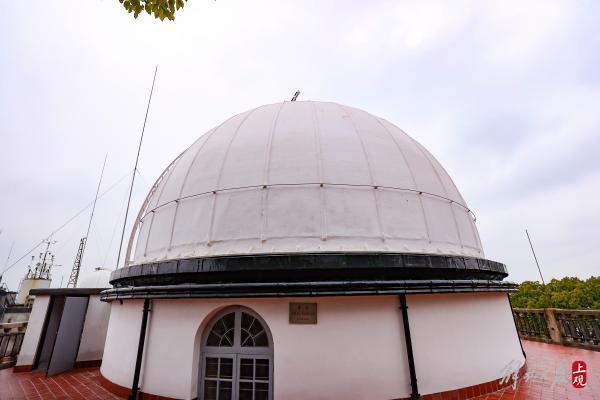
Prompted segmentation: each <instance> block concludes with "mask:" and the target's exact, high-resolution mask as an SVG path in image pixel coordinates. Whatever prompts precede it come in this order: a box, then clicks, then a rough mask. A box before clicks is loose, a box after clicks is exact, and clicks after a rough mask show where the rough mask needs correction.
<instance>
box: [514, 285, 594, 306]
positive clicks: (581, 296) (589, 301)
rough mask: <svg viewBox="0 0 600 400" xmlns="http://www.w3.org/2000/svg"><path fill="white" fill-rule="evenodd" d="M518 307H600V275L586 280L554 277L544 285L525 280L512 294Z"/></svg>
mask: <svg viewBox="0 0 600 400" xmlns="http://www.w3.org/2000/svg"><path fill="white" fill-rule="evenodd" d="M510 298H511V302H512V304H513V307H516V308H549V307H552V308H566V309H595V310H599V309H600V277H591V278H589V279H587V280H585V281H582V280H581V279H579V278H573V277H564V278H562V279H552V280H551V281H550V282H549V283H548V284H546V285H542V284H541V283H539V282H537V281H535V282H532V281H525V282H523V283H521V284H520V285H519V290H518V291H517V292H514V293H511V295H510Z"/></svg>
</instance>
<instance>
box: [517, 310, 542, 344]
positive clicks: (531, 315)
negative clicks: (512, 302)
mask: <svg viewBox="0 0 600 400" xmlns="http://www.w3.org/2000/svg"><path fill="white" fill-rule="evenodd" d="M513 317H514V318H515V323H516V324H517V330H518V331H519V335H521V336H522V337H526V338H527V337H534V338H539V339H546V340H550V331H549V329H548V324H547V323H546V312H545V311H544V309H543V308H542V309H537V308H531V309H520V308H515V309H513Z"/></svg>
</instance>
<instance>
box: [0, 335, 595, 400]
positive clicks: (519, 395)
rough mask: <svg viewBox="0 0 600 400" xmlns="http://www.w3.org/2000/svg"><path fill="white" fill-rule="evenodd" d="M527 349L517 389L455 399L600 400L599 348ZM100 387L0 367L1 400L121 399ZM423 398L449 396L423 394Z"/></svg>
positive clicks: (88, 373)
mask: <svg viewBox="0 0 600 400" xmlns="http://www.w3.org/2000/svg"><path fill="white" fill-rule="evenodd" d="M523 347H524V349H525V352H526V353H527V365H528V371H527V373H526V374H525V375H524V376H523V377H522V378H521V379H520V380H518V381H517V385H516V389H513V388H512V387H510V386H509V387H507V388H505V389H503V390H501V391H498V392H495V393H492V394H488V395H484V396H478V393H473V392H472V391H471V392H468V393H467V392H464V393H461V394H460V395H459V396H460V397H452V399H453V400H462V399H467V398H475V399H477V400H498V399H502V400H510V399H513V400H525V399H526V400H540V399H543V400H572V399H580V400H600V352H596V351H591V350H584V349H578V348H572V347H566V346H560V345H555V344H546V343H539V342H533V341H528V340H523ZM573 361H584V362H585V363H586V364H587V371H588V374H587V378H588V383H587V386H586V387H585V388H582V389H575V388H574V387H573V385H572V384H571V364H572V362H573ZM119 398H120V397H117V396H115V395H113V394H112V393H110V392H108V391H107V390H106V389H104V388H103V387H102V386H101V385H100V371H99V369H98V368H83V369H75V370H73V371H70V372H67V373H64V374H61V375H58V376H54V377H51V378H47V377H45V373H42V372H25V373H13V372H12V370H11V369H5V370H0V399H1V400H25V399H26V400H49V399H86V400H87V399H93V400H105V399H119ZM422 398H423V399H424V400H447V399H450V398H449V397H446V398H442V397H440V396H439V395H438V396H436V397H432V396H422Z"/></svg>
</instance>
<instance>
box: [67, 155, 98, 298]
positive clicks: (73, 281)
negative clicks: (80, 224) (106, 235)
mask: <svg viewBox="0 0 600 400" xmlns="http://www.w3.org/2000/svg"><path fill="white" fill-rule="evenodd" d="M107 157H108V154H106V155H105V156H104V163H103V164H102V172H100V180H99V181H98V187H97V188H96V196H95V197H94V204H93V205H92V213H91V214H90V222H89V223H88V227H87V232H86V233H85V236H84V237H82V238H81V240H80V241H79V249H77V255H76V256H75V262H74V263H73V269H72V270H71V276H69V282H68V283H67V287H68V288H69V287H72V288H76V287H77V280H78V279H79V270H80V269H81V262H82V260H83V253H84V252H85V245H86V243H87V238H88V236H89V235H90V228H91V227H92V220H93V219H94V211H95V210H96V202H97V201H98V194H99V193H100V185H101V184H102V177H103V176H104V167H106V158H107ZM61 286H62V282H61Z"/></svg>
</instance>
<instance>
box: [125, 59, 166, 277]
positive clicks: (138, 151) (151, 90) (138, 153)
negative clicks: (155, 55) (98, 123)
mask: <svg viewBox="0 0 600 400" xmlns="http://www.w3.org/2000/svg"><path fill="white" fill-rule="evenodd" d="M157 72H158V65H157V66H156V68H154V78H152V87H151V88H150V96H149V97H148V105H147V106H146V115H145V116H144V123H143V124H142V133H141V135H140V143H139V144H138V149H137V156H136V157H135V165H134V167H133V174H132V176H131V186H130V187H129V197H128V199H127V208H126V209H125V219H124V221H123V231H122V232H121V241H120V242H119V253H118V255H117V265H116V267H117V268H119V262H120V260H121V250H122V249H123V238H124V237H125V228H126V227H127V214H129V205H130V203H131V193H132V192H133V184H134V182H135V173H136V171H137V166H138V161H139V159H140V150H141V149H142V140H144V131H145V130H146V121H147V120H148V111H150V102H151V101H152V92H154V83H155V82H156V73H157Z"/></svg>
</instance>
